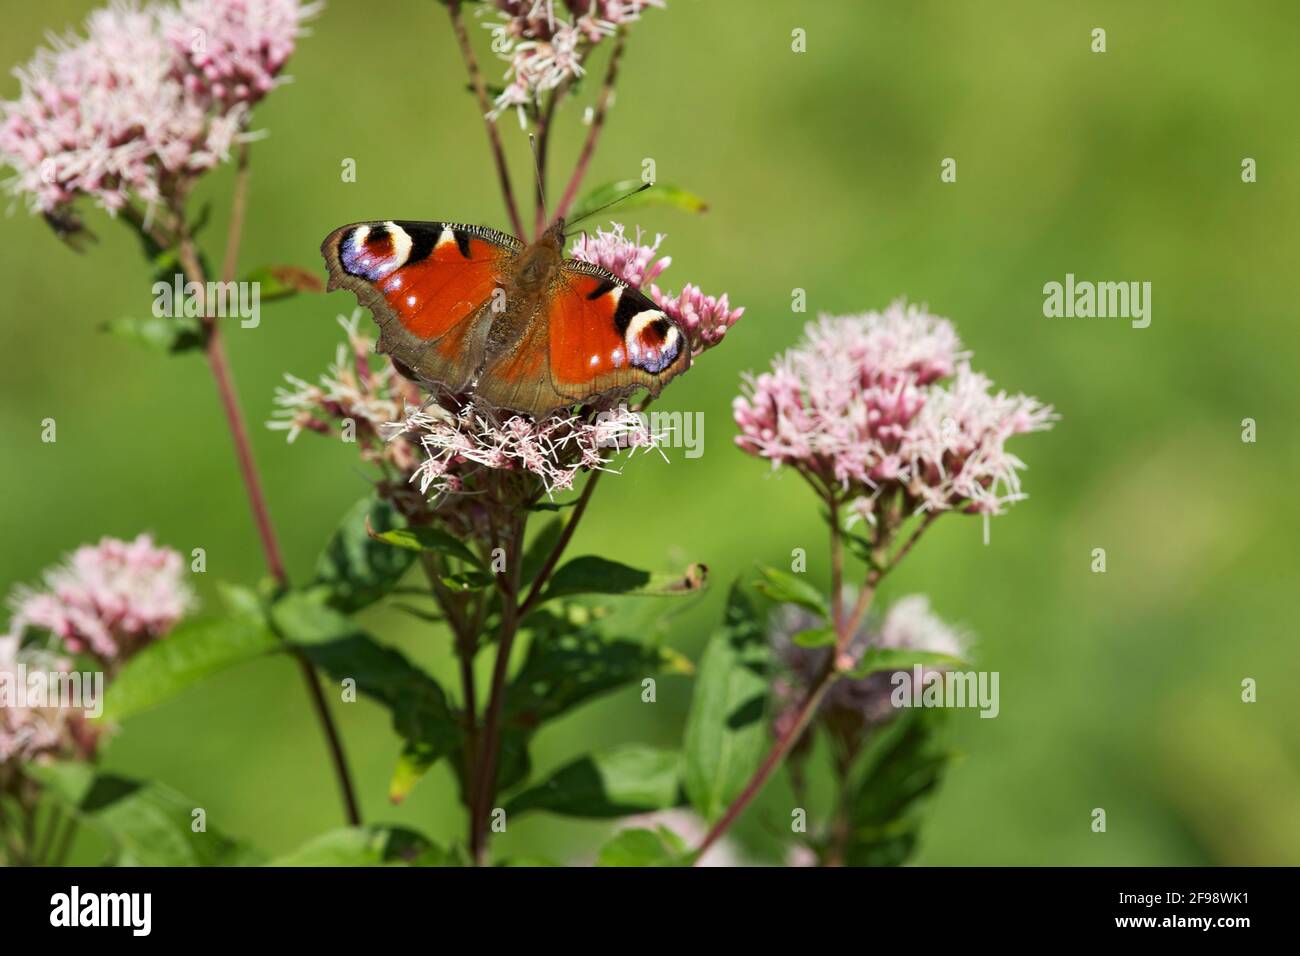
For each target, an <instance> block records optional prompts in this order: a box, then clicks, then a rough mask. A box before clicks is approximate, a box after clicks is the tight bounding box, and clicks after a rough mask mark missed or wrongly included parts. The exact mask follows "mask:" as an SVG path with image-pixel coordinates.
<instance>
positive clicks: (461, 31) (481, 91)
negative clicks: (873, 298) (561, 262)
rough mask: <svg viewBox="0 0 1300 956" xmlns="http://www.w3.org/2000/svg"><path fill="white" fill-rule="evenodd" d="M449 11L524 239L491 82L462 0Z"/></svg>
mask: <svg viewBox="0 0 1300 956" xmlns="http://www.w3.org/2000/svg"><path fill="white" fill-rule="evenodd" d="M447 12H448V14H450V15H451V27H452V30H454V31H455V33H456V43H457V44H458V45H459V46H460V55H461V56H462V57H463V58H464V60H465V69H466V70H468V71H469V81H470V85H471V86H472V87H473V88H474V95H475V96H476V97H477V98H478V108H479V113H480V114H481V115H482V116H483V123H484V125H486V127H487V136H488V145H489V146H490V147H491V148H492V160H493V162H495V163H496V167H497V178H498V179H499V180H500V181H501V196H502V198H503V199H504V200H505V204H506V214H507V215H508V216H509V217H510V228H511V229H513V230H514V231H515V235H516V236H518V237H519V238H520V239H524V238H525V236H526V233H525V232H524V221H523V219H521V218H520V217H519V207H518V206H517V205H516V204H515V192H514V188H513V187H512V186H511V185H510V170H509V168H508V167H507V166H506V154H505V150H504V149H502V148H501V134H500V132H498V130H497V124H496V120H494V119H492V117H491V116H489V115H488V114H489V113H491V112H492V104H491V103H490V102H489V101H488V95H487V86H486V85H484V83H483V74H482V73H480V72H479V68H478V60H477V59H475V57H474V48H473V47H472V46H471V45H470V42H469V34H468V33H467V32H466V30H465V19H464V17H462V16H461V10H460V0H449V2H448V3H447Z"/></svg>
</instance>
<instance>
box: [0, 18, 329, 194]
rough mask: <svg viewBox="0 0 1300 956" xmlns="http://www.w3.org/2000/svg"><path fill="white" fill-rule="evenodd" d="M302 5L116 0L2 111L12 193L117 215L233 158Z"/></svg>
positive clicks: (1, 152)
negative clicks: (90, 202)
mask: <svg viewBox="0 0 1300 956" xmlns="http://www.w3.org/2000/svg"><path fill="white" fill-rule="evenodd" d="M314 9H315V8H314V7H304V6H301V5H300V4H299V3H298V2H297V0H202V2H199V0H185V2H184V3H183V4H182V6H180V7H179V8H173V7H163V6H157V5H150V6H140V5H139V4H138V3H137V2H136V0H114V2H113V3H112V4H111V5H110V6H108V7H107V8H103V9H99V10H96V11H94V12H93V13H92V14H91V15H90V17H89V18H88V19H87V21H86V35H85V36H84V37H79V36H76V35H75V34H69V35H68V36H66V37H63V38H55V39H54V40H52V41H51V45H50V46H49V47H48V48H42V49H39V50H37V52H36V55H35V56H34V57H33V59H32V60H31V61H30V62H28V63H27V64H25V65H24V66H21V67H18V68H17V69H16V70H15V71H14V72H15V74H16V75H17V77H18V79H19V81H20V83H21V91H20V93H19V97H18V99H16V100H8V101H3V102H0V160H3V162H4V163H5V164H6V165H9V166H11V167H12V168H13V169H14V171H15V173H16V175H15V176H14V177H13V178H12V179H10V180H9V181H8V184H7V185H8V188H9V190H10V192H12V193H13V194H15V195H23V196H26V197H27V199H28V202H29V203H30V205H31V207H32V208H33V209H35V210H37V211H40V212H43V213H47V214H48V213H54V212H56V211H57V210H59V209H60V207H64V206H66V205H67V204H69V203H71V202H72V201H73V200H74V199H76V198H77V197H78V196H79V195H88V196H91V197H93V198H94V199H95V201H96V202H97V203H98V204H99V205H101V206H102V207H104V208H105V209H107V210H108V211H109V212H116V211H117V210H119V209H121V208H122V207H123V206H125V205H126V204H127V202H128V201H129V199H130V197H131V196H132V195H135V196H138V197H139V198H140V199H141V200H143V201H144V202H145V203H146V204H152V203H156V202H158V201H159V200H161V199H162V198H163V197H164V193H165V192H166V190H167V189H168V188H169V184H170V183H171V182H173V181H175V180H179V179H183V178H184V177H188V176H192V175H195V174H198V173H200V172H202V171H204V170H207V169H211V168H212V167H214V166H216V165H217V164H218V163H220V162H221V161H223V160H225V159H226V158H227V157H228V155H229V151H230V148H231V144H232V143H233V142H234V141H235V139H236V137H237V136H238V135H240V133H241V131H242V130H243V127H244V124H245V122H246V119H247V113H248V108H249V106H250V105H251V104H252V103H254V102H256V101H257V100H258V99H260V98H261V97H262V96H263V95H264V94H265V92H266V90H267V89H269V88H270V85H271V83H272V82H273V80H274V77H275V76H276V75H277V74H278V72H279V70H280V69H281V67H282V66H283V64H284V60H285V58H286V57H287V56H288V54H289V52H291V51H292V49H293V43H294V37H295V36H296V35H297V32H298V29H299V24H300V22H301V20H302V18H303V17H304V16H305V15H307V14H309V13H311V12H312V11H313V10H314Z"/></svg>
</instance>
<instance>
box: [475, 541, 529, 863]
mask: <svg viewBox="0 0 1300 956" xmlns="http://www.w3.org/2000/svg"><path fill="white" fill-rule="evenodd" d="M524 527H525V522H524V521H521V520H519V519H517V518H516V519H515V520H513V521H512V522H511V526H510V529H509V531H508V533H507V537H506V570H505V571H504V572H502V573H501V574H500V575H498V576H497V581H498V588H499V590H500V593H501V627H500V630H499V631H498V633H497V657H496V662H495V664H493V667H492V690H491V694H490V696H489V698H488V705H487V711H486V712H485V714H484V716H483V738H482V740H483V746H482V749H481V750H480V753H479V767H478V774H477V775H476V776H477V779H476V781H475V783H474V788H473V804H472V808H471V814H470V818H471V830H470V854H471V856H472V857H473V860H474V865H475V866H482V865H483V864H484V863H485V862H486V860H487V832H488V817H489V815H490V814H491V810H492V798H493V797H494V796H495V795H496V778H497V767H498V764H499V763H500V758H501V713H502V710H503V709H504V707H505V691H506V676H507V673H508V672H509V669H510V651H511V648H513V647H514V640H515V634H516V633H517V632H518V630H519V620H520V615H519V567H518V565H519V556H520V552H521V550H522V545H523V536H524Z"/></svg>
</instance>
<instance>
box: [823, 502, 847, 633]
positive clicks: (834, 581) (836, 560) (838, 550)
mask: <svg viewBox="0 0 1300 956" xmlns="http://www.w3.org/2000/svg"><path fill="white" fill-rule="evenodd" d="M826 507H827V508H828V509H829V510H830V519H831V623H832V624H834V625H835V630H836V633H838V632H839V629H840V626H841V625H842V624H843V623H844V532H843V529H841V527H840V503H839V500H838V499H837V498H835V497H831V498H828V499H827V501H826Z"/></svg>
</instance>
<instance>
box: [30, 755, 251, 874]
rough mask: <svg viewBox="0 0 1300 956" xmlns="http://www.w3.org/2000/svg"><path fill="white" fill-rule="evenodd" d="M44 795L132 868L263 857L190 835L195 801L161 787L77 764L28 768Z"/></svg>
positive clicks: (213, 833)
mask: <svg viewBox="0 0 1300 956" xmlns="http://www.w3.org/2000/svg"><path fill="white" fill-rule="evenodd" d="M23 772H24V773H26V774H29V775H31V776H32V777H35V778H36V779H37V780H38V781H39V782H40V783H41V784H43V785H44V787H45V789H46V792H47V793H49V794H50V795H51V796H52V797H53V798H54V799H55V800H57V801H58V802H59V803H61V804H62V805H63V806H64V807H65V808H66V809H68V810H69V811H70V812H71V813H72V814H73V815H74V816H75V817H76V818H77V820H78V821H80V822H81V823H82V824H84V825H85V826H87V827H89V828H90V829H92V830H94V831H95V832H96V833H99V834H100V835H101V836H103V837H104V838H105V839H106V840H108V841H109V842H110V843H112V844H113V846H114V848H115V849H116V850H117V852H118V854H119V862H121V863H127V864H131V865H136V866H247V865H249V864H254V863H260V862H261V861H262V858H263V857H262V855H261V854H260V853H258V852H257V851H256V850H253V849H252V848H250V847H249V846H247V845H246V844H242V843H239V842H237V841H235V840H232V839H230V838H229V837H226V836H223V835H222V834H221V833H220V832H219V831H217V830H215V829H213V828H212V827H211V826H208V827H207V829H206V832H201V833H195V832H194V829H193V823H194V819H195V818H194V816H193V814H194V811H195V809H198V804H197V803H195V801H193V800H190V799H188V798H186V797H183V796H182V795H181V794H179V793H177V792H176V791H175V790H172V789H171V788H170V787H167V786H165V785H163V784H160V783H148V782H142V781H136V780H130V779H127V778H126V777H119V776H117V775H116V774H111V773H101V774H98V775H97V774H96V773H95V770H94V768H93V767H91V766H89V765H88V764H80V763H55V764H43V765H29V766H26V767H24V770H23Z"/></svg>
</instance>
